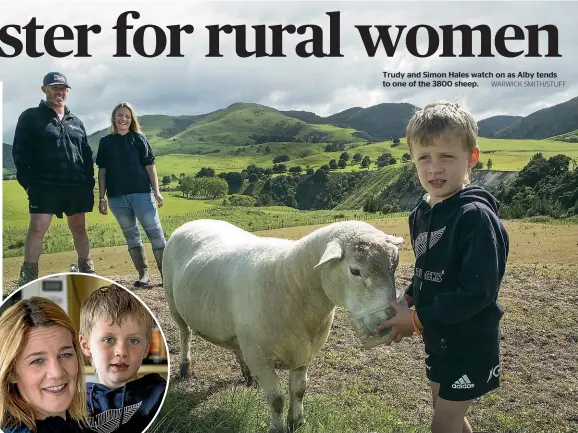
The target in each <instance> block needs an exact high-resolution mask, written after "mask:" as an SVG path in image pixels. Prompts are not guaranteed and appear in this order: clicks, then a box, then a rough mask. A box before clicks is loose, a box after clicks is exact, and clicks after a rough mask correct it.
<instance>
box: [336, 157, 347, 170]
mask: <svg viewBox="0 0 578 433" xmlns="http://www.w3.org/2000/svg"><path fill="white" fill-rule="evenodd" d="M337 166H338V167H339V168H345V167H347V161H346V160H345V159H340V160H339V162H338V163H337Z"/></svg>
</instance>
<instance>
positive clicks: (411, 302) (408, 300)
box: [403, 293, 414, 308]
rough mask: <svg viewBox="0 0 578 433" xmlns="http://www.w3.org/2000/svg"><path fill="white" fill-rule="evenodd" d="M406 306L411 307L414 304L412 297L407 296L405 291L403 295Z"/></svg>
mask: <svg viewBox="0 0 578 433" xmlns="http://www.w3.org/2000/svg"><path fill="white" fill-rule="evenodd" d="M403 297H404V299H405V303H406V304H407V308H411V307H413V305H414V301H413V297H412V296H409V295H408V294H407V293H406V294H404V295H403Z"/></svg>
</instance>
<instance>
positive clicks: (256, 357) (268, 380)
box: [243, 350, 285, 433]
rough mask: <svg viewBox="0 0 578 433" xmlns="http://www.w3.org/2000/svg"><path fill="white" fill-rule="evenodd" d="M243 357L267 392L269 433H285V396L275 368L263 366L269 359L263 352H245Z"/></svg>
mask: <svg viewBox="0 0 578 433" xmlns="http://www.w3.org/2000/svg"><path fill="white" fill-rule="evenodd" d="M243 355H244V358H245V361H246V362H247V365H248V366H249V368H250V369H251V371H252V372H253V374H254V375H255V378H256V379H257V382H258V383H259V385H260V386H261V388H262V389H263V391H264V392H265V398H266V399H267V403H269V407H270V409H271V422H270V424H269V433H285V420H284V419H283V407H284V405H285V395H284V393H283V388H281V383H280V382H279V377H278V376H277V372H276V371H275V368H274V366H272V365H263V364H262V362H263V360H264V359H267V358H266V355H265V354H264V353H262V352H259V353H255V351H253V350H249V351H246V350H244V351H243Z"/></svg>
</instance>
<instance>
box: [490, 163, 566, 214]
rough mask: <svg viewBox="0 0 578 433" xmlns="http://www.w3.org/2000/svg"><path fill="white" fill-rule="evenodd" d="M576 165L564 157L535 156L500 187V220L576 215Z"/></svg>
mask: <svg viewBox="0 0 578 433" xmlns="http://www.w3.org/2000/svg"><path fill="white" fill-rule="evenodd" d="M577 166H578V161H577V160H576V159H574V160H573V159H571V158H570V157H568V156H566V155H561V154H560V155H556V156H553V157H551V158H547V159H546V158H544V156H543V155H542V154H541V153H537V154H535V155H534V156H533V157H532V159H531V160H530V162H529V163H528V164H527V165H526V166H525V167H524V168H523V169H522V170H520V172H519V173H518V175H517V176H516V177H514V178H513V179H511V180H510V181H508V182H504V183H503V184H502V185H500V186H499V187H498V188H497V189H496V191H495V194H496V198H497V199H498V200H500V202H501V203H502V207H501V209H500V216H502V217H503V218H525V217H530V216H536V215H545V216H550V217H553V218H560V217H566V216H571V215H578V169H577Z"/></svg>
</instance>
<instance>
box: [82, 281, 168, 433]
mask: <svg viewBox="0 0 578 433" xmlns="http://www.w3.org/2000/svg"><path fill="white" fill-rule="evenodd" d="M153 326H154V319H153V317H152V316H151V315H150V313H149V312H148V311H147V309H146V308H145V307H144V305H143V304H142V303H141V302H140V301H139V300H138V299H137V298H136V297H134V296H133V295H132V294H131V293H130V292H128V291H127V290H125V289H123V288H121V287H118V286H115V285H110V286H108V287H101V288H100V289H98V290H96V291H94V292H93V293H92V294H91V295H90V296H89V297H88V298H86V299H85V300H84V301H83V303H82V307H81V312H80V333H79V334H80V336H79V338H80V346H81V349H82V351H83V353H84V354H85V355H86V356H87V357H89V358H90V361H91V363H92V365H93V366H94V368H95V372H96V375H97V377H98V383H93V382H87V404H88V411H89V426H90V427H91V428H92V429H93V430H94V431H96V432H99V433H105V432H106V433H112V432H115V433H117V432H131V433H140V432H142V431H144V429H145V428H146V427H147V426H148V425H149V423H150V422H151V421H152V420H153V418H154V417H155V415H156V413H157V411H158V410H159V409H160V405H161V403H162V400H163V397H164V394H165V389H166V380H165V379H164V378H163V377H162V376H160V375H159V374H157V373H149V374H146V375H144V376H142V377H140V378H137V373H138V371H139V368H140V367H141V364H142V361H143V359H144V358H146V357H147V355H148V353H149V349H150V345H151V336H152V330H153ZM163 344H164V343H163Z"/></svg>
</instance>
